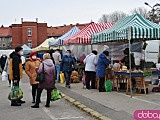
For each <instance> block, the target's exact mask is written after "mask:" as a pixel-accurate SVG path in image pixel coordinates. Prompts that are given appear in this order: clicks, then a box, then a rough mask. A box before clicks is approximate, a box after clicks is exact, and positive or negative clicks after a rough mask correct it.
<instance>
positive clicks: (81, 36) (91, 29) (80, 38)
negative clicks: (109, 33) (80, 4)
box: [63, 22, 113, 44]
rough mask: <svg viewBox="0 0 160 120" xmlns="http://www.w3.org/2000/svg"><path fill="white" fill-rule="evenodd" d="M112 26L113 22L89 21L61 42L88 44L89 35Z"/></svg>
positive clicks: (89, 41) (89, 40)
mask: <svg viewBox="0 0 160 120" xmlns="http://www.w3.org/2000/svg"><path fill="white" fill-rule="evenodd" d="M112 26H113V23H94V22H91V23H90V24H88V25H87V26H86V27H85V28H83V29H82V30H80V31H79V32H78V33H76V34H75V35H73V36H71V37H70V38H68V39H65V40H64V41H63V44H78V43H81V44H90V43H91V35H92V34H94V33H98V32H100V31H102V30H105V29H108V28H110V27H112Z"/></svg>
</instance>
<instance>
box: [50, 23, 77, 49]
mask: <svg viewBox="0 0 160 120" xmlns="http://www.w3.org/2000/svg"><path fill="white" fill-rule="evenodd" d="M78 31H80V29H79V28H78V27H77V26H74V27H73V28H72V29H71V30H69V31H68V32H67V33H66V34H64V35H62V36H61V37H59V38H57V39H55V40H51V41H49V43H48V44H49V46H50V47H51V46H60V45H62V43H63V40H64V39H67V38H69V37H71V36H72V35H74V34H76V33H77V32H78Z"/></svg>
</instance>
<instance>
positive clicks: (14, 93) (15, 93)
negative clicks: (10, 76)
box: [8, 86, 23, 100]
mask: <svg viewBox="0 0 160 120" xmlns="http://www.w3.org/2000/svg"><path fill="white" fill-rule="evenodd" d="M22 98H23V91H22V89H21V88H19V86H13V87H12V89H11V92H10V93H9V95H8V99H9V100H20V99H22Z"/></svg>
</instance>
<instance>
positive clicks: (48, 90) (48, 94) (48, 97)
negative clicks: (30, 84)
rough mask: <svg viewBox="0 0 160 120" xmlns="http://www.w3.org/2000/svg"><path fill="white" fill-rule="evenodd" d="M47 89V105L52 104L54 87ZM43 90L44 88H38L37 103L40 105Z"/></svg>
mask: <svg viewBox="0 0 160 120" xmlns="http://www.w3.org/2000/svg"><path fill="white" fill-rule="evenodd" d="M46 90H47V100H46V105H49V104H50V100H51V91H52V89H51V88H50V89H46ZM42 91H43V88H38V89H37V97H36V105H38V106H39V103H40V98H41V93H42Z"/></svg>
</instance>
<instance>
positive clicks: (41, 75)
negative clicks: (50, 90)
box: [36, 62, 45, 83]
mask: <svg viewBox="0 0 160 120" xmlns="http://www.w3.org/2000/svg"><path fill="white" fill-rule="evenodd" d="M36 81H38V82H39V83H43V82H44V81H45V71H44V63H43V62H42V72H41V73H40V74H38V75H37V77H36Z"/></svg>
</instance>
